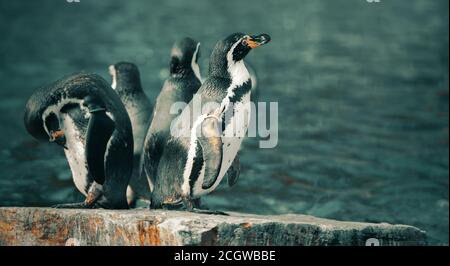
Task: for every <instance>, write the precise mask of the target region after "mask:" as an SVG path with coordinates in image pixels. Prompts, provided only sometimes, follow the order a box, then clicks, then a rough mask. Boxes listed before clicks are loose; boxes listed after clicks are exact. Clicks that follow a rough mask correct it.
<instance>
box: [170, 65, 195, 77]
mask: <svg viewBox="0 0 450 266" xmlns="http://www.w3.org/2000/svg"><path fill="white" fill-rule="evenodd" d="M170 77H172V78H188V77H196V78H197V79H198V77H197V75H196V74H195V72H194V70H193V69H192V68H191V67H190V66H183V67H177V68H176V69H171V70H170Z"/></svg>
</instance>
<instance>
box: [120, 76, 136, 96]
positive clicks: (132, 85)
mask: <svg viewBox="0 0 450 266" xmlns="http://www.w3.org/2000/svg"><path fill="white" fill-rule="evenodd" d="M115 90H116V92H117V93H118V94H119V95H122V94H133V93H139V92H142V91H143V90H142V86H141V83H140V82H139V81H134V80H121V79H119V80H117V83H116V88H115Z"/></svg>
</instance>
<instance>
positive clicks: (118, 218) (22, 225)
mask: <svg viewBox="0 0 450 266" xmlns="http://www.w3.org/2000/svg"><path fill="white" fill-rule="evenodd" d="M229 214H230V215H229V216H222V215H205V214H196V213H187V212H178V211H148V210H129V211H109V210H57V209H44V208H0V245H149V246H154V245H155V246H156V245H177V246H180V245H225V246H226V245H252V246H255V245H256V246H266V245H281V246H292V245H298V246H311V245H312V246H315V245H366V242H367V240H368V239H372V240H369V241H375V242H377V241H378V242H379V244H380V245H425V244H426V235H425V232H423V231H421V230H419V229H417V228H415V227H412V226H407V225H390V224H384V223H383V224H370V223H356V222H340V221H334V220H327V219H321V218H315V217H312V216H305V215H279V216H259V215H250V214H241V213H229ZM373 239H377V240H373Z"/></svg>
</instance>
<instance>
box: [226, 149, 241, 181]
mask: <svg viewBox="0 0 450 266" xmlns="http://www.w3.org/2000/svg"><path fill="white" fill-rule="evenodd" d="M240 173H241V163H240V162H239V158H238V156H236V157H235V158H234V161H233V163H232V164H231V166H230V168H229V169H228V171H227V177H228V186H229V187H232V186H234V185H235V184H236V183H237V181H238V179H239V176H240Z"/></svg>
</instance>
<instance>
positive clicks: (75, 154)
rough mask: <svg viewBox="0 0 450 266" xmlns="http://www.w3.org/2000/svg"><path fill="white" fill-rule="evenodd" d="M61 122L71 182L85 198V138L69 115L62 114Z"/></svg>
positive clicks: (86, 174) (86, 177) (86, 181)
mask: <svg viewBox="0 0 450 266" xmlns="http://www.w3.org/2000/svg"><path fill="white" fill-rule="evenodd" d="M61 120H62V126H63V128H62V130H63V131H64V133H65V137H66V147H67V149H64V152H65V154H66V157H67V161H68V162H69V166H70V170H71V172H72V178H73V181H74V183H75V186H76V187H77V189H78V190H79V191H80V192H81V193H83V194H84V195H86V196H87V186H88V182H89V179H88V169H87V162H86V155H85V141H84V139H85V138H84V136H82V135H81V132H80V131H79V130H78V129H77V127H76V125H75V124H74V122H73V119H72V118H71V117H70V116H69V115H67V114H63V115H62V117H61Z"/></svg>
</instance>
